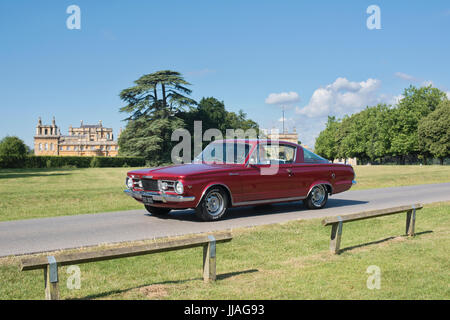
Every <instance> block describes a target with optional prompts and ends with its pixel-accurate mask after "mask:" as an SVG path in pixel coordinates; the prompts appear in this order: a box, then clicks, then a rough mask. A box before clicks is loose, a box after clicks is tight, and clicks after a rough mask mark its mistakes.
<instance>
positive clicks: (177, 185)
mask: <svg viewBox="0 0 450 320" xmlns="http://www.w3.org/2000/svg"><path fill="white" fill-rule="evenodd" d="M174 189H175V192H176V193H178V194H182V193H183V192H184V186H183V184H182V183H181V182H180V181H177V182H175V187H174Z"/></svg>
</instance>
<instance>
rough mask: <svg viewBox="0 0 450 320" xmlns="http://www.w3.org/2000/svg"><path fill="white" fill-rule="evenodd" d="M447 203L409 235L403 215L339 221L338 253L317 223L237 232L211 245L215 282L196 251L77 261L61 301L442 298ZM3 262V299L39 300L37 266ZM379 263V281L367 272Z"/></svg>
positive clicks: (425, 215)
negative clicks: (372, 285) (371, 282)
mask: <svg viewBox="0 0 450 320" xmlns="http://www.w3.org/2000/svg"><path fill="white" fill-rule="evenodd" d="M449 213H450V202H447V203H441V204H434V205H428V206H426V207H425V208H424V209H423V210H420V211H418V212H417V219H416V232H417V235H416V236H415V237H411V238H408V237H405V236H403V234H404V232H405V230H404V229H405V214H397V215H392V216H386V217H381V218H375V219H370V220H363V221H359V222H352V223H346V224H344V229H343V238H342V243H341V248H343V249H344V251H343V252H342V253H341V254H340V255H333V254H331V253H329V251H328V246H329V234H330V227H323V226H322V225H321V223H320V220H306V221H305V220H303V221H292V222H289V223H284V224H277V225H269V226H261V227H255V228H248V229H240V230H234V231H233V234H234V239H233V241H232V242H230V243H227V244H218V246H217V275H218V276H217V281H216V282H215V283H203V281H202V278H201V272H202V249H201V248H196V249H187V250H180V251H174V252H168V253H159V254H154V255H148V256H142V257H134V258H125V259H118V260H110V261H104V262H96V263H90V264H80V265H79V267H80V269H81V289H80V290H69V289H67V288H66V285H65V284H66V281H67V278H68V276H69V275H68V274H66V270H67V268H66V267H63V268H61V269H60V274H59V275H60V288H61V298H63V299H449V298H450V287H449V283H450V256H449V254H448V252H449V249H450V215H449ZM17 265H18V258H13V257H11V258H4V259H0V299H43V298H44V287H43V285H44V284H43V276H42V270H36V271H26V272H20V271H18V266H17ZM371 265H375V266H378V267H379V268H380V269H381V288H380V289H379V290H377V289H373V290H370V289H368V288H367V286H366V283H367V278H368V276H369V274H367V273H366V270H367V268H368V267H369V266H371Z"/></svg>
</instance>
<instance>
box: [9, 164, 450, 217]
mask: <svg viewBox="0 0 450 320" xmlns="http://www.w3.org/2000/svg"><path fill="white" fill-rule="evenodd" d="M129 170H132V168H93V169H91V168H89V169H14V170H12V169H11V170H0V221H6V220H17V219H29V218H41V217H53V216H64V215H74V214H83V213H98V212H108V211H120V210H132V209H142V205H140V204H139V203H137V202H136V201H134V200H133V199H131V198H130V197H128V196H126V195H125V194H124V193H123V189H124V187H125V185H124V183H125V175H126V172H127V171H129ZM355 171H356V179H357V181H358V184H357V185H356V186H354V187H352V190H358V189H372V188H383V187H393V186H405V185H414V184H423V183H440V182H450V166H356V167H355Z"/></svg>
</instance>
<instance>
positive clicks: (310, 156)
mask: <svg viewBox="0 0 450 320" xmlns="http://www.w3.org/2000/svg"><path fill="white" fill-rule="evenodd" d="M303 161H304V162H308V163H317V162H328V160H327V159H325V158H322V157H321V156H318V155H317V154H315V153H313V152H311V151H309V150H308V149H305V148H303Z"/></svg>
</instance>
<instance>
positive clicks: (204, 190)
mask: <svg viewBox="0 0 450 320" xmlns="http://www.w3.org/2000/svg"><path fill="white" fill-rule="evenodd" d="M213 186H220V187H223V188H225V189H226V190H227V192H228V194H229V196H230V201H231V203H230V206H232V205H233V194H232V193H231V190H230V188H229V187H228V186H227V185H226V184H225V183H224V182H221V181H214V182H209V183H208V184H207V185H206V186H204V187H203V188H202V190H201V193H200V196H199V197H198V200H197V203H196V205H195V206H196V207H197V206H198V205H199V204H200V202H201V201H202V199H203V196H204V195H205V193H206V191H208V189H209V188H211V187H213Z"/></svg>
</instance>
